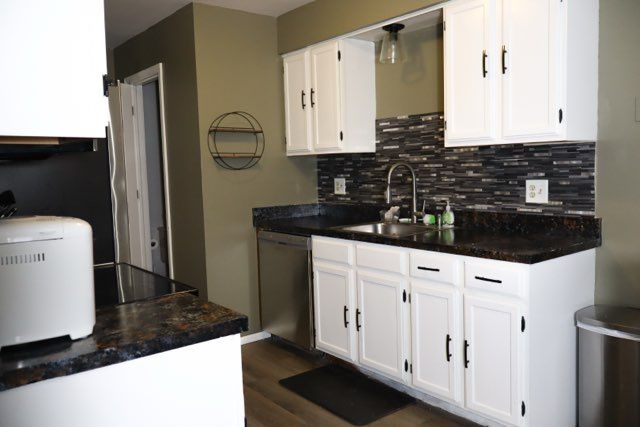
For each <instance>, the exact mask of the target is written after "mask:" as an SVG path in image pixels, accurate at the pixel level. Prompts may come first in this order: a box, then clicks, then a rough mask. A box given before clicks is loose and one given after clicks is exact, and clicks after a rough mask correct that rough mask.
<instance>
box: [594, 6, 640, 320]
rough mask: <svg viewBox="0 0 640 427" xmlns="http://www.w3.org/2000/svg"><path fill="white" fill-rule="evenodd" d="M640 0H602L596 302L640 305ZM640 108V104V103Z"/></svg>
mask: <svg viewBox="0 0 640 427" xmlns="http://www.w3.org/2000/svg"><path fill="white" fill-rule="evenodd" d="M638 23H640V2H639V1H638V0H601V1H600V82H599V85H600V87H599V92H600V93H599V118H598V120H599V121H598V144H597V157H596V161H597V174H596V189H597V197H596V212H597V215H598V216H601V217H602V218H603V227H604V234H603V245H602V247H601V248H599V249H598V251H597V257H596V259H597V268H596V277H597V281H596V301H597V302H598V303H607V304H619V305H625V306H629V305H630V306H635V307H640V243H639V241H640V222H638V211H639V210H640V178H639V177H638V165H640V122H637V121H636V119H635V114H636V113H635V97H638V96H640V49H639V48H638V43H640V25H639V24H638ZM638 108H640V105H638Z"/></svg>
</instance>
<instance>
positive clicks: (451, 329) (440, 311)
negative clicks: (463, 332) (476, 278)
mask: <svg viewBox="0 0 640 427" xmlns="http://www.w3.org/2000/svg"><path fill="white" fill-rule="evenodd" d="M457 301H458V294H457V291H455V290H454V288H452V287H450V286H442V285H435V284H430V283H428V282H422V281H412V282H411V334H412V340H411V343H412V347H411V354H412V358H413V374H412V375H413V385H414V387H417V388H419V389H422V390H423V391H425V392H427V393H429V394H435V395H438V396H440V397H443V398H445V399H449V400H453V401H457V400H459V393H458V391H459V390H458V388H459V386H458V378H460V377H459V375H456V374H457V370H458V363H457V361H458V360H460V352H459V349H460V346H459V342H460V341H459V336H458V333H457V331H458V328H457V325H456V319H457V317H458V314H457V313H458V308H457Z"/></svg>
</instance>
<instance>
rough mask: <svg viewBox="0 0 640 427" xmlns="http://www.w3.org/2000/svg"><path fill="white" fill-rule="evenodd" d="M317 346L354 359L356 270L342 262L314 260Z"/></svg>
mask: <svg viewBox="0 0 640 427" xmlns="http://www.w3.org/2000/svg"><path fill="white" fill-rule="evenodd" d="M313 278H314V291H313V296H314V305H315V331H316V347H317V348H319V349H320V350H323V351H326V352H327V353H330V354H333V355H334V356H338V357H343V358H345V359H348V360H351V361H353V362H355V361H356V360H357V356H356V355H357V353H356V336H355V328H354V327H353V324H354V318H355V315H354V311H355V303H354V300H355V296H354V279H353V271H351V269H350V268H348V267H344V266H340V265H329V264H324V263H321V262H314V264H313Z"/></svg>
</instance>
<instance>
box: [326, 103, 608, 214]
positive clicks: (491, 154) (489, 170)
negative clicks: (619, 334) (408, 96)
mask: <svg viewBox="0 0 640 427" xmlns="http://www.w3.org/2000/svg"><path fill="white" fill-rule="evenodd" d="M443 125H444V120H443V116H442V113H430V114H420V115H413V116H403V117H393V118H389V119H378V120H377V121H376V134H377V143H376V152H375V153H371V154H347V155H325V156H319V157H318V199H319V201H320V202H336V201H341V202H354V203H378V204H379V203H384V202H385V196H384V192H385V189H386V175H387V170H388V168H389V166H390V165H391V164H393V163H395V162H399V161H403V162H407V163H409V164H411V165H412V166H413V168H414V169H415V171H416V176H417V178H416V181H417V189H418V207H419V208H420V207H421V206H422V202H423V200H425V201H426V203H427V206H428V211H433V210H434V209H435V208H437V209H439V210H441V209H442V208H443V207H444V205H445V203H446V201H449V202H450V204H451V206H452V208H453V209H454V210H455V209H463V210H484V211H491V212H520V213H533V214H545V215H553V214H560V215H594V211H595V184H594V182H595V149H596V144H595V142H584V143H554V144H535V145H523V144H514V145H491V146H483V147H465V148H445V147H444V129H443ZM410 176H411V175H410V174H409V172H408V171H407V170H406V169H403V168H400V169H398V171H397V176H394V177H393V181H392V189H393V199H394V204H401V205H402V206H404V207H407V208H408V207H409V205H410V203H411V185H410V182H411V178H410ZM335 177H344V178H346V183H347V194H346V195H335V194H333V178H335ZM526 179H548V180H549V204H544V205H538V204H528V203H525V180H526Z"/></svg>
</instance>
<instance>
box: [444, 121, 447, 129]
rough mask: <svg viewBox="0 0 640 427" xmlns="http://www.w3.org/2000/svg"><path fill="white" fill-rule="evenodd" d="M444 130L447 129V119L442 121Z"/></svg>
mask: <svg viewBox="0 0 640 427" xmlns="http://www.w3.org/2000/svg"><path fill="white" fill-rule="evenodd" d="M444 130H447V121H446V120H445V121H444Z"/></svg>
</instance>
